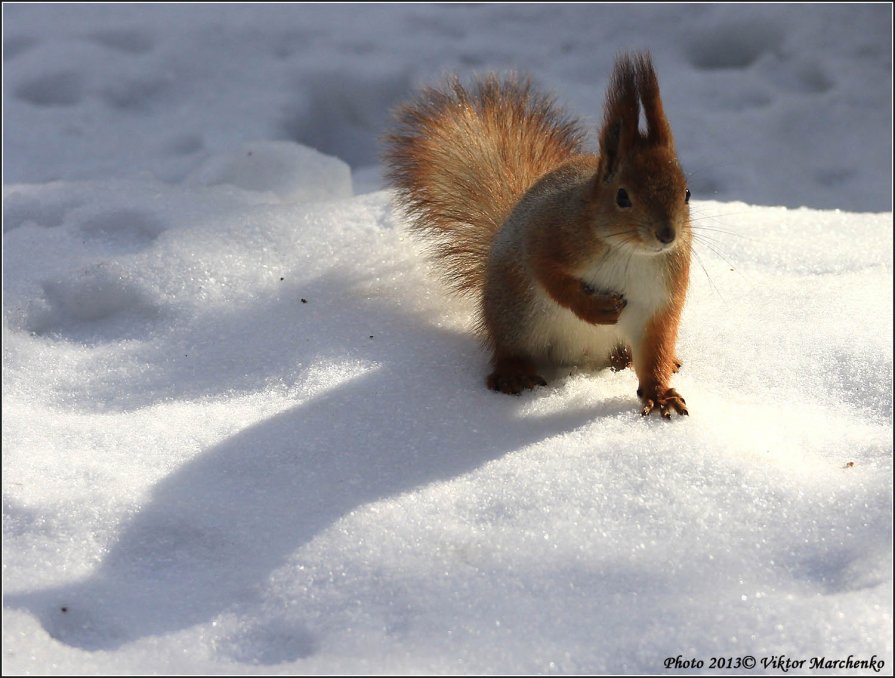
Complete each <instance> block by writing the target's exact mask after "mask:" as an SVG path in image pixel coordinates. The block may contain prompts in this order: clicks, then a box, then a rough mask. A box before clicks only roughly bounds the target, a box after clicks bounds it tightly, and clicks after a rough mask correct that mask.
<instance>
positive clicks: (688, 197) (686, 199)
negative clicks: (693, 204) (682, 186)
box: [684, 188, 690, 202]
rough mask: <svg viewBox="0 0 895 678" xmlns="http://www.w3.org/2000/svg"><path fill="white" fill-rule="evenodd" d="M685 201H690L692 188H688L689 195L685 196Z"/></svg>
mask: <svg viewBox="0 0 895 678" xmlns="http://www.w3.org/2000/svg"><path fill="white" fill-rule="evenodd" d="M684 202H690V189H689V188H688V189H687V195H685V196H684Z"/></svg>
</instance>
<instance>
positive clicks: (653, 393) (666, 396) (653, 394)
mask: <svg viewBox="0 0 895 678" xmlns="http://www.w3.org/2000/svg"><path fill="white" fill-rule="evenodd" d="M637 395H639V396H640V401H641V402H642V403H643V409H642V410H641V411H640V414H641V415H643V416H644V417H646V416H648V415H649V414H650V412H652V411H653V410H654V409H655V408H656V407H657V406H658V408H659V412H660V413H661V415H662V417H663V418H664V419H671V412H672V410H673V411H675V412H677V413H678V414H683V415H687V416H689V415H690V413H689V412H687V401H686V400H684V399H683V398H682V397H681V395H680V394H679V393H678V392H677V391H675V390H674V389H673V388H656V389H650V390H648V391H644V390H643V389H637Z"/></svg>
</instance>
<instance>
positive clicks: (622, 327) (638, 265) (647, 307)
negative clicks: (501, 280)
mask: <svg viewBox="0 0 895 678" xmlns="http://www.w3.org/2000/svg"><path fill="white" fill-rule="evenodd" d="M663 259H664V257H663V256H661V255H657V256H649V255H643V254H637V253H630V252H619V253H616V254H613V255H611V256H609V257H605V258H601V260H600V261H599V262H598V263H595V264H594V266H593V267H592V268H591V269H590V270H588V271H586V272H585V273H584V274H583V275H582V276H581V277H582V280H583V281H584V282H586V283H587V284H589V285H590V286H591V287H593V288H594V290H596V291H597V292H609V293H617V294H621V295H622V296H624V298H625V299H626V300H627V302H628V303H627V306H626V307H625V309H624V310H623V311H622V313H621V316H620V317H619V321H618V323H617V324H616V325H591V324H590V323H586V322H584V321H583V320H581V319H580V318H578V316H576V315H575V314H574V313H572V312H571V311H569V310H568V309H565V308H562V307H561V306H559V305H558V304H557V303H556V302H554V301H553V300H552V299H550V298H549V297H548V295H547V293H546V292H545V291H544V290H542V289H541V290H539V293H538V300H537V303H536V306H537V308H536V319H535V318H533V320H534V321H535V322H533V323H532V336H531V337H530V339H531V341H532V343H533V344H534V345H536V346H538V347H539V349H540V351H541V352H543V353H544V354H545V356H546V357H548V358H549V359H550V360H551V361H552V362H556V363H560V364H582V363H584V364H588V365H591V366H593V367H603V366H605V365H607V364H608V356H609V354H610V353H611V352H612V350H613V349H614V348H615V347H616V346H618V345H619V344H623V345H627V346H631V347H632V348H634V350H635V352H636V351H637V347H638V345H639V343H640V339H641V337H642V335H643V330H644V328H645V327H646V324H647V322H648V321H649V320H650V318H652V317H653V316H654V315H655V313H656V311H657V310H658V309H660V308H661V307H662V306H664V305H665V304H666V303H667V302H668V299H669V293H668V286H667V282H666V277H665V275H664V261H663Z"/></svg>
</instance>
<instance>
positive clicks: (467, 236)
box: [385, 54, 691, 417]
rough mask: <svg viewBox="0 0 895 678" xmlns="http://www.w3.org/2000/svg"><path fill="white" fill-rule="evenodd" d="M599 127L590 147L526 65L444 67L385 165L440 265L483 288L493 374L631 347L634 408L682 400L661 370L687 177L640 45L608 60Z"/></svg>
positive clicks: (453, 277)
mask: <svg viewBox="0 0 895 678" xmlns="http://www.w3.org/2000/svg"><path fill="white" fill-rule="evenodd" d="M641 107H642V110H643V115H644V118H645V120H646V130H645V131H641V130H640V128H639V121H640V112H641ZM599 139H600V155H599V156H596V155H586V154H584V153H583V147H582V146H583V141H582V140H583V133H582V131H581V129H580V127H579V126H578V125H577V123H575V122H574V121H572V120H570V119H568V118H567V117H566V116H565V115H564V114H563V113H562V112H561V111H560V110H559V109H557V108H556V107H555V105H554V104H553V102H552V100H550V99H549V98H547V97H544V96H542V95H539V94H536V93H534V91H533V89H532V87H531V84H530V83H529V82H528V81H520V80H518V79H509V80H506V81H500V80H498V79H497V78H496V77H494V76H490V77H488V78H487V79H485V80H483V81H480V82H479V83H477V84H476V85H475V87H474V89H472V90H471V91H468V90H466V89H465V88H464V87H462V86H461V85H460V84H459V81H458V80H457V79H456V78H452V79H451V80H449V82H448V83H447V85H446V87H444V88H442V89H436V88H429V89H427V90H425V91H424V92H423V93H422V95H421V96H420V97H419V98H418V99H417V100H416V101H415V102H412V103H410V104H407V105H405V106H404V107H402V108H401V109H399V111H398V127H397V130H396V131H395V132H394V133H393V134H392V135H390V136H389V137H388V138H387V150H386V155H385V159H386V164H387V168H388V173H387V176H388V178H389V179H390V180H391V182H392V184H393V185H394V187H395V189H396V199H397V204H398V205H399V206H400V207H402V208H403V209H404V211H405V213H406V214H407V215H408V216H409V217H410V224H411V227H412V228H413V229H414V230H416V231H417V232H419V233H420V234H422V235H423V236H424V237H425V238H426V239H427V240H428V242H430V243H431V244H432V245H433V247H434V250H435V254H436V256H437V258H439V260H440V261H441V262H442V263H443V265H444V266H443V268H444V270H445V273H446V275H447V278H448V281H449V282H450V283H451V285H452V286H453V287H454V289H455V290H457V291H459V292H465V293H471V294H473V295H475V296H476V297H477V298H478V301H479V304H480V309H481V313H480V330H481V331H482V334H483V336H484V339H485V342H486V345H487V346H488V347H489V349H490V350H491V353H492V366H493V371H492V373H491V374H490V375H489V377H488V379H487V384H488V386H489V388H492V389H495V390H500V391H504V392H507V393H518V392H519V391H521V390H522V389H525V388H532V387H534V386H536V385H540V384H543V383H545V380H544V379H543V377H541V375H540V374H539V365H542V364H544V363H551V362H552V363H561V364H565V363H568V362H573V363H578V362H583V363H587V364H591V365H595V366H610V365H614V366H624V365H625V364H627V363H628V362H631V361H632V360H633V366H634V369H635V372H636V374H637V376H638V379H639V382H640V384H639V389H638V394H639V395H640V397H641V401H642V405H643V407H642V412H643V414H649V413H650V412H651V411H653V409H655V408H658V409H659V411H660V412H661V414H662V416H665V417H669V416H670V415H671V412H677V413H678V414H687V410H686V407H685V404H684V401H683V398H681V397H680V396H679V395H678V394H677V393H676V392H675V391H674V389H671V388H670V386H669V381H670V377H671V374H672V373H673V372H675V371H676V370H677V368H678V367H679V366H680V363H679V362H678V361H677V360H676V358H675V342H676V340H677V329H678V324H679V321H680V316H681V312H682V309H683V306H684V300H685V296H686V291H687V285H688V276H689V264H690V246H691V234H690V227H689V208H688V206H687V204H686V202H687V200H686V199H685V193H686V194H687V196H686V197H688V196H689V193H688V191H687V189H686V181H685V179H684V176H683V173H682V171H681V169H680V166H679V164H678V162H677V157H676V154H675V150H674V142H673V138H672V134H671V128H670V126H669V124H668V122H667V120H666V118H665V114H664V111H663V108H662V102H661V98H660V96H659V86H658V80H657V78H656V74H655V71H654V69H653V67H652V63H651V60H650V58H649V55H648V54H637V55H622V56H620V57H619V59H618V61H617V62H616V66H615V69H614V71H613V73H612V78H611V82H610V86H609V90H608V93H607V98H606V105H605V111H604V121H603V125H602V128H601V130H600V135H599ZM622 193H624V196H622ZM601 328H602V329H601Z"/></svg>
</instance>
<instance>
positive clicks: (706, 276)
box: [691, 249, 727, 304]
mask: <svg viewBox="0 0 895 678" xmlns="http://www.w3.org/2000/svg"><path fill="white" fill-rule="evenodd" d="M691 251H692V252H693V256H694V257H696V263H698V264H699V267H700V268H701V269H702V272H703V273H705V278H706V280H708V281H709V285H711V286H712V289H714V290H715V294H717V295H718V296H719V297H721V301H723V302H724V303H725V304H726V303H727V299H725V298H724V295H723V294H721V290H719V289H718V286H717V285H716V284H715V281H714V280H712V276H710V275H709V272H708V270H707V269H706V267H705V265H704V264H703V263H702V257H700V256H699V253H698V252H697V251H696V250H695V249H693V250H691Z"/></svg>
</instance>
